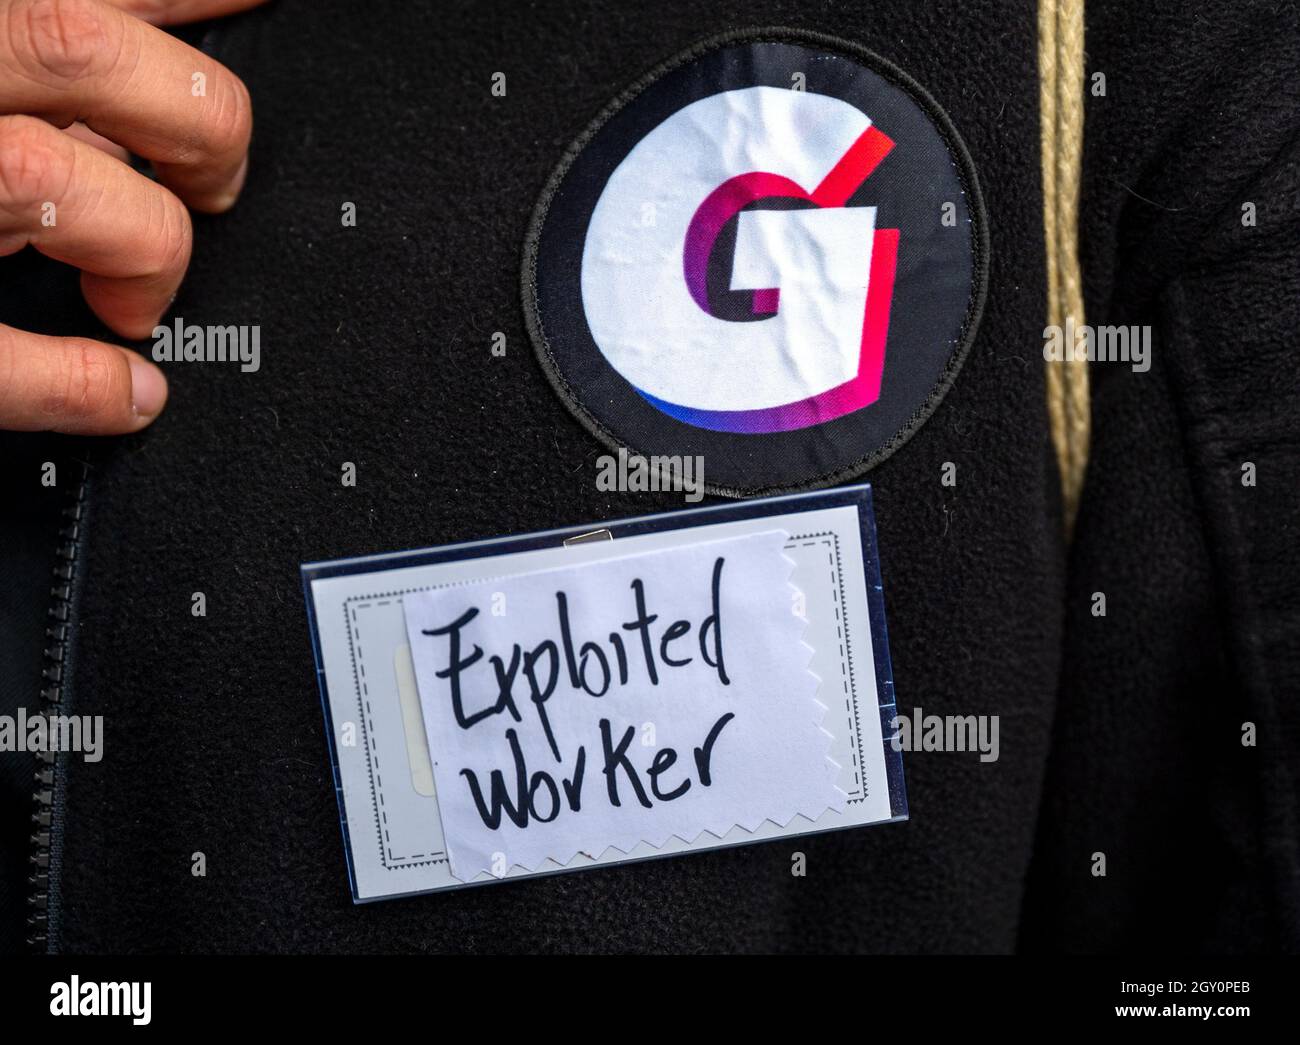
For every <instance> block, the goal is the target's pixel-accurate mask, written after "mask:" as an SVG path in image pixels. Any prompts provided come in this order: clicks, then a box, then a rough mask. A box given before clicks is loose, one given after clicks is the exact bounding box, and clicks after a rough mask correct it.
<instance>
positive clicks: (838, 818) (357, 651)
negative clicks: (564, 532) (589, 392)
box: [310, 506, 895, 901]
mask: <svg viewBox="0 0 1300 1045" xmlns="http://www.w3.org/2000/svg"><path fill="white" fill-rule="evenodd" d="M860 528H861V521H860V519H859V515H858V508H857V507H856V506H842V507H832V508H822V509H817V510H811V511H809V510H804V511H793V512H788V513H775V514H772V515H767V516H762V517H757V518H751V519H742V520H731V521H726V522H719V523H716V524H709V523H706V524H704V525H697V526H692V527H689V528H684V529H665V530H656V531H654V532H648V533H643V534H640V535H637V536H628V537H619V538H618V539H616V540H614V541H604V542H596V543H589V544H582V545H576V546H573V547H564V546H562V544H561V543H560V540H559V538H558V537H557V538H556V542H555V545H554V546H553V547H544V548H540V549H535V550H530V551H518V552H508V553H505V554H492V555H488V556H484V557H480V558H466V559H457V560H454V561H447V562H441V563H424V564H419V565H396V566H395V565H392V564H390V563H389V562H388V561H386V560H392V559H398V560H400V558H401V556H376V557H374V558H372V559H371V560H369V561H368V562H369V563H370V564H373V568H368V569H364V570H360V571H357V572H350V573H346V574H341V575H336V576H326V577H317V578H315V579H313V580H311V582H310V591H311V597H312V603H313V607H314V615H315V624H316V628H317V633H318V645H319V658H320V665H319V670H320V672H321V674H322V675H323V679H324V682H325V686H324V691H325V697H326V700H327V702H328V710H329V716H330V724H331V729H332V731H333V738H332V739H333V749H334V754H335V759H336V766H337V775H338V783H339V788H340V805H341V807H342V809H343V811H344V819H345V833H346V839H347V847H346V848H347V855H348V861H349V868H350V872H351V878H352V882H353V890H354V897H355V899H357V900H358V901H366V900H373V899H380V898H383V897H391V896H401V895H408V894H411V893H418V892H428V891H432V890H437V889H447V888H455V887H458V886H461V885H464V884H466V882H465V881H464V880H462V879H460V878H458V877H456V876H455V875H453V874H452V869H451V864H450V860H449V855H448V845H447V836H446V834H445V832H444V829H443V825H442V820H441V816H440V813H439V808H438V799H437V794H436V792H437V786H436V782H435V778H434V776H435V775H434V771H433V768H432V760H431V758H430V754H429V748H428V744H427V740H426V736H425V732H424V728H423V721H422V720H423V714H422V711H421V708H420V702H419V699H420V698H419V694H418V692H417V686H416V683H415V670H414V667H413V664H412V658H411V649H410V644H409V638H408V634H407V628H406V618H405V614H404V610H403V600H404V599H405V598H407V597H408V596H410V595H412V594H415V593H419V592H428V591H432V590H441V589H445V588H447V587H449V586H470V585H474V584H477V583H479V582H483V581H489V580H493V579H500V578H506V577H511V576H518V575H520V574H524V573H535V572H537V571H541V570H549V569H554V568H557V567H576V566H578V565H580V564H583V563H590V562H599V561H602V560H606V559H612V558H613V559H617V558H626V557H627V556H629V555H631V554H637V553H643V552H648V551H654V550H658V549H665V548H681V547H683V546H686V545H703V544H705V543H707V542H711V541H717V540H726V539H731V538H735V537H740V536H744V535H747V534H763V533H770V532H772V531H773V530H782V531H784V532H785V533H786V534H787V537H786V538H785V542H784V544H783V547H782V551H783V554H784V555H785V556H786V557H787V558H788V559H790V560H792V561H793V563H794V568H793V570H792V571H791V573H790V574H789V577H788V582H789V583H790V584H792V585H793V586H794V587H795V588H797V589H798V591H799V592H800V593H802V595H803V603H804V605H803V607H802V608H803V609H804V614H805V620H806V626H804V629H803V631H802V635H801V637H802V639H803V641H804V642H805V643H807V645H808V646H810V647H812V650H813V654H812V658H811V660H810V661H809V662H808V663H807V665H806V667H807V670H809V671H811V672H812V674H813V675H815V676H816V677H817V679H819V680H820V683H821V685H820V688H819V689H818V690H817V691H816V694H815V695H816V699H817V700H818V701H819V702H820V703H821V704H823V705H825V708H826V711H825V714H824V717H823V719H822V722H821V725H822V727H823V728H824V729H825V730H826V732H828V733H829V734H830V735H831V738H832V739H831V741H830V744H829V749H828V751H827V752H826V754H827V755H828V756H829V758H830V759H831V760H832V761H833V762H834V763H835V764H837V765H838V766H839V771H838V776H837V778H836V780H835V784H836V785H837V787H838V788H839V789H840V790H841V791H842V792H844V794H845V796H846V798H845V801H844V804H843V806H842V808H838V809H837V808H827V809H825V810H824V811H823V812H822V813H821V814H820V815H816V814H811V815H805V814H804V813H799V814H797V815H795V816H794V817H793V819H791V820H790V821H789V822H788V823H787V824H785V826H779V825H778V824H777V823H775V822H773V821H772V820H770V819H768V820H764V821H763V822H761V823H759V824H758V825H757V827H755V828H754V829H753V830H750V829H748V828H747V827H744V826H740V825H737V826H734V827H732V828H730V830H727V831H725V832H724V833H723V834H722V836H721V837H717V836H716V835H715V834H713V833H711V832H709V831H707V830H706V831H705V832H704V833H702V834H699V835H698V836H697V837H696V838H695V839H694V840H693V841H691V842H687V841H684V840H682V839H681V838H679V837H676V836H675V835H673V836H670V837H669V838H668V839H667V840H666V841H665V842H664V843H663V845H662V846H659V847H656V846H653V845H651V844H650V843H648V842H645V841H640V842H638V843H637V844H635V845H633V846H632V847H631V849H630V850H629V851H626V852H624V851H622V850H620V849H617V848H609V849H607V850H606V851H605V852H604V853H603V854H586V853H582V852H579V853H578V854H577V855H575V856H573V857H572V858H571V859H569V860H567V861H563V862H562V861H560V860H557V859H554V858H548V859H545V860H543V861H542V862H541V863H540V864H539V865H538V866H537V868H536V869H534V870H531V871H530V870H525V869H524V868H523V867H521V866H519V865H518V864H517V863H515V864H513V865H512V866H511V867H510V869H509V870H508V871H507V873H506V878H508V879H514V878H518V877H527V876H529V875H534V874H548V873H555V872H557V871H563V870H578V869H581V868H583V867H590V866H595V865H609V864H618V863H623V862H627V861H629V860H640V859H645V858H648V857H655V856H666V855H672V854H680V853H686V852H691V851H698V850H704V849H711V848H716V847H719V846H732V845H740V844H744V843H748V842H756V841H762V840H765V839H773V838H780V837H792V836H797V835H800V834H805V833H809V832H816V831H827V830H834V829H836V828H844V827H855V826H859V825H864V824H873V823H881V822H885V821H889V820H891V819H894V818H895V817H894V815H893V813H892V812H891V801H890V794H889V780H888V776H887V771H886V764H885V749H884V742H883V740H882V733H881V716H882V714H883V715H884V716H885V718H886V719H888V717H889V716H890V715H892V714H893V708H892V697H891V696H890V695H889V693H888V691H886V693H885V695H884V697H883V699H882V697H881V694H880V693H879V692H878V691H877V682H876V675H875V660H874V656H873V648H872V647H873V644H872V628H871V618H870V616H869V613H870V611H869V607H868V600H867V592H866V579H865V576H864V569H863V555H862V546H861V534H860ZM494 590H495V589H494ZM651 609H652V610H653V609H654V607H653V606H652V607H651ZM695 612H697V611H695ZM724 612H725V611H724ZM684 641H685V640H683V644H684ZM506 652H507V653H508V650H507V651H506ZM485 655H486V647H485ZM801 667H803V665H801ZM556 700H557V704H556V705H555V706H556V707H558V700H559V698H558V697H557V698H556ZM530 712H531V708H529V709H527V710H525V709H524V708H521V713H525V714H527V713H530ZM662 730H663V725H662V723H659V724H658V725H657V730H656V733H657V739H658V740H659V743H660V745H661V746H662V745H663V744H669V745H670V746H673V747H679V748H681V749H682V750H681V751H679V759H683V758H685V759H690V758H691V754H690V751H689V748H691V747H693V746H694V745H695V744H696V743H697V741H696V740H695V739H693V738H689V739H687V740H682V741H680V742H674V741H672V740H669V739H668V738H667V736H665V735H664V734H663V732H662ZM723 735H724V736H725V731H724V734H723ZM598 739H599V735H598ZM721 742H722V741H721V740H719V742H718V743H719V744H721ZM635 743H637V744H639V743H640V739H639V737H638V739H637V741H636V742H635ZM592 757H593V753H592V752H590V751H589V752H588V759H589V760H590V759H592ZM587 772H588V775H590V776H592V777H593V779H592V781H591V782H590V783H588V785H587V786H588V787H590V786H591V783H595V782H596V781H595V779H594V778H595V775H597V774H598V773H599V769H598V767H597V766H596V765H594V764H589V765H588V767H587ZM664 779H665V781H666V777H665V778H664ZM323 858H324V857H323ZM496 880H498V879H497V877H496V876H495V875H494V874H493V873H492V871H491V869H489V870H486V871H483V872H481V873H479V874H477V875H475V876H473V877H472V879H471V881H472V882H475V883H477V882H491V881H496Z"/></svg>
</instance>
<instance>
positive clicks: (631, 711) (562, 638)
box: [403, 530, 846, 880]
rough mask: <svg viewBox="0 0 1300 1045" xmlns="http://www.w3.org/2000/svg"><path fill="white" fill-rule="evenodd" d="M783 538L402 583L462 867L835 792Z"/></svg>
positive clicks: (648, 833)
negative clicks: (482, 577) (435, 583)
mask: <svg viewBox="0 0 1300 1045" xmlns="http://www.w3.org/2000/svg"><path fill="white" fill-rule="evenodd" d="M787 540H788V536H787V534H786V533H785V531H783V530H772V531H768V532H766V533H758V534H746V535H740V536H733V537H730V538H724V539H721V540H714V541H706V542H703V543H693V544H684V545H683V546H681V547H676V548H664V549H659V550H657V551H649V552H646V551H643V552H639V553H634V554H630V555H624V556H622V557H618V558H608V559H604V560H601V561H598V562H588V563H583V564H580V565H576V566H568V567H560V568H554V569H550V570H543V571H540V572H534V573H527V574H522V575H519V576H515V577H506V578H498V579H495V580H488V581H480V582H478V583H475V584H469V585H456V586H452V587H446V588H435V589H433V590H431V591H420V592H413V593H411V594H408V595H406V596H405V597H404V598H403V603H404V605H405V611H406V624H407V632H408V635H409V638H410V646H411V649H412V651H413V659H414V663H415V675H416V680H417V683H418V687H419V693H420V704H421V707H422V709H423V713H424V714H423V717H424V725H425V729H426V730H427V734H428V740H429V750H430V752H431V753H432V758H433V767H434V775H435V778H436V789H437V793H438V795H439V796H440V798H439V802H438V809H439V813H440V814H441V817H442V827H443V834H444V837H445V840H446V849H447V854H448V858H449V861H450V866H451V873H452V874H453V875H454V876H455V877H457V878H460V879H462V880H465V879H472V878H474V877H475V876H477V875H478V874H479V873H480V872H483V871H487V872H489V873H492V874H496V875H499V876H500V875H504V874H505V873H506V871H508V870H509V869H510V868H511V867H515V866H518V867H522V868H524V869H525V870H536V869H537V868H538V867H540V866H541V865H542V864H543V863H544V862H545V861H547V860H548V859H551V860H554V861H556V862H557V863H561V864H565V863H568V862H569V860H571V859H572V858H573V857H574V856H575V855H577V854H578V853H586V854H588V855H590V856H593V857H598V856H601V855H603V854H604V852H605V850H606V849H608V848H610V847H611V846H612V847H614V848H616V849H618V850H620V851H621V852H623V853H628V852H631V851H632V850H633V849H634V848H636V846H637V845H638V844H639V843H641V842H645V843H648V844H649V845H651V846H652V847H654V848H656V849H657V848H660V847H661V846H662V845H663V844H664V842H666V841H667V840H668V839H669V838H670V837H676V838H678V839H680V840H681V841H683V842H688V843H689V842H693V841H694V840H695V839H696V838H697V837H698V836H699V835H700V834H701V833H703V832H705V831H707V832H710V833H711V834H713V836H714V837H715V838H721V837H723V836H725V835H726V833H727V832H728V831H729V830H731V828H733V827H736V826H740V827H743V828H745V829H747V830H750V831H753V830H754V829H756V828H757V827H758V826H759V825H760V824H762V823H763V822H764V821H765V820H770V821H771V822H772V823H774V824H776V825H777V826H779V827H784V826H785V825H786V824H788V823H789V822H790V821H791V820H793V819H794V817H795V816H796V815H797V814H800V813H802V814H804V815H805V816H806V817H808V818H809V819H812V820H815V819H816V818H817V817H818V816H820V815H821V814H822V813H823V812H825V811H826V810H827V809H828V808H834V809H842V808H843V807H844V802H845V799H846V795H845V793H844V792H843V791H842V790H840V789H839V788H838V787H837V786H836V785H835V781H836V779H837V777H838V775H839V768H840V767H839V766H838V765H836V764H835V763H834V762H833V761H831V760H829V759H828V757H827V751H828V748H829V745H830V742H831V736H830V734H829V733H827V732H826V731H825V730H823V729H822V728H821V725H820V723H821V721H822V717H823V715H824V714H825V711H826V708H825V707H824V705H822V704H820V703H819V702H818V701H817V700H816V697H815V695H816V693H817V690H818V687H819V681H818V679H817V678H816V677H815V676H814V675H812V674H810V673H809V672H808V670H807V668H806V664H807V663H808V661H809V659H810V658H811V656H812V653H813V651H812V649H811V648H810V647H809V646H807V645H806V644H805V643H804V642H803V641H802V638H801V636H802V634H803V631H804V619H803V617H802V615H801V614H802V607H803V601H804V600H803V595H802V593H800V592H798V591H797V590H796V589H795V588H794V587H792V586H791V585H790V584H789V582H788V580H787V578H788V577H789V575H790V573H791V572H792V570H793V568H794V562H793V561H792V560H790V559H788V558H786V556H785V555H784V553H783V548H784V546H785V544H786V543H787Z"/></svg>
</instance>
